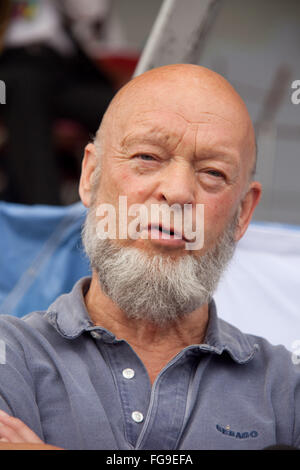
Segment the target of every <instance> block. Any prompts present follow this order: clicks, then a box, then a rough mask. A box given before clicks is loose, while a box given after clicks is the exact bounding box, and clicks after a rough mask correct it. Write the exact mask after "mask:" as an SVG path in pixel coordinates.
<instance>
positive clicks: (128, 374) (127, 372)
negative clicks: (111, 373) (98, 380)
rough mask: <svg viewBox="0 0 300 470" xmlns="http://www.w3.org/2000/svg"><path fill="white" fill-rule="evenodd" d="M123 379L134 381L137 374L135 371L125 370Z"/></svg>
mask: <svg viewBox="0 0 300 470" xmlns="http://www.w3.org/2000/svg"><path fill="white" fill-rule="evenodd" d="M122 374H123V377H125V379H132V378H133V377H134V375H135V372H134V370H133V369H129V368H128V369H124V370H123V372H122Z"/></svg>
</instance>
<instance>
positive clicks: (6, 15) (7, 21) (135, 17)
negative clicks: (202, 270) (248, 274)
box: [0, 0, 300, 224]
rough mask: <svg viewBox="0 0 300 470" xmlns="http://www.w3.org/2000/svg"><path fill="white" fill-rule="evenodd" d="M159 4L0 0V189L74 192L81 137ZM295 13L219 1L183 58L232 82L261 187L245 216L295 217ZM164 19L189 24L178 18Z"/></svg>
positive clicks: (176, 26)
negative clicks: (1, 90) (244, 110)
mask: <svg viewBox="0 0 300 470" xmlns="http://www.w3.org/2000/svg"><path fill="white" fill-rule="evenodd" d="M199 1H200V0H199ZM189 2H190V6H191V7H192V5H194V4H195V2H194V1H193V2H191V1H190V0H187V1H185V2H184V4H185V8H188V7H189ZM162 3H163V2H162V0H151V2H150V1H148V0H126V1H124V0H87V1H85V2H82V1H81V2H80V1H78V0H77V1H75V0H64V1H55V0H35V1H34V0H31V1H19V0H1V5H2V6H1V7H0V9H1V11H0V13H1V33H0V35H1V38H2V48H1V54H0V79H1V80H4V81H5V83H6V95H7V96H6V104H5V105H0V199H1V200H4V201H10V202H18V203H24V204H49V205H68V204H71V203H74V202H76V201H78V199H79V198H78V190H77V186H78V179H79V174H80V164H81V159H82V156H83V148H84V145H85V144H86V143H87V142H88V141H89V140H90V139H91V138H92V137H93V135H94V133H95V131H96V129H97V128H98V126H99V123H100V121H101V117H102V115H103V112H104V110H105V107H106V106H107V104H108V103H109V101H110V99H111V98H112V96H113V95H114V93H115V92H116V91H117V90H118V88H119V87H120V86H121V85H122V84H124V83H125V82H126V81H127V80H129V79H130V77H131V76H132V74H133V72H134V70H135V67H136V65H137V63H138V60H139V57H140V56H141V53H142V51H143V48H144V46H145V45H146V43H147V40H148V38H149V36H150V33H151V30H152V27H153V24H154V22H155V20H156V18H157V16H158V14H159V12H160V8H161V6H162ZM200 3H201V2H200ZM299 18H300V2H299V1H298V0H285V1H283V0H264V2H261V1H260V0H252V1H251V2H247V1H240V0H222V1H220V2H219V7H218V8H217V10H216V12H215V14H214V16H213V19H212V20H211V22H210V25H209V28H207V30H206V32H205V35H203V36H202V39H201V45H200V46H201V47H199V51H198V53H197V57H195V58H194V62H195V63H199V64H201V65H204V66H207V67H210V68H212V69H214V70H215V71H217V72H219V73H221V74H222V75H223V76H224V77H226V78H227V79H228V80H229V81H230V82H231V83H232V84H233V85H234V86H235V88H236V89H237V91H238V92H239V93H240V94H241V96H242V97H243V99H244V100H245V102H246V104H247V106H248V109H249V111H250V114H251V116H252V119H253V121H254V123H255V127H256V131H257V141H258V148H259V160H258V168H257V178H258V179H259V180H260V181H261V182H262V183H263V188H264V193H263V198H262V201H261V204H260V206H259V207H258V209H257V211H256V213H255V216H254V217H255V220H263V221H273V222H280V223H284V224H300V209H299V198H300V185H299V176H300V154H299V153H300V150H299V144H300V104H299V105H295V104H292V102H291V94H292V91H293V90H292V89H291V84H292V82H293V81H294V80H296V79H300V61H299V45H300V28H299ZM176 22H177V23H176ZM172 28H173V33H174V34H176V30H177V31H178V32H179V31H180V29H181V28H188V25H187V24H185V23H184V21H183V19H182V18H180V17H179V18H177V19H176V21H175V22H173V26H172ZM171 62H172V60H171ZM175 62H176V60H175Z"/></svg>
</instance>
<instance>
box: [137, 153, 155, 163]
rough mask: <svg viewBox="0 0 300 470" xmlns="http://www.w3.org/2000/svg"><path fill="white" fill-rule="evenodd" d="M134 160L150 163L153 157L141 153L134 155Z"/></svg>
mask: <svg viewBox="0 0 300 470" xmlns="http://www.w3.org/2000/svg"><path fill="white" fill-rule="evenodd" d="M135 158H139V159H140V160H143V161H152V160H155V158H154V157H152V155H147V154H145V153H141V154H139V155H136V156H135Z"/></svg>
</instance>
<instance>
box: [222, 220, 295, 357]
mask: <svg viewBox="0 0 300 470" xmlns="http://www.w3.org/2000/svg"><path fill="white" fill-rule="evenodd" d="M214 298H215V301H216V304H217V308H218V315H219V317H221V318H223V319H224V320H226V321H228V322H230V323H231V324H233V325H235V326H237V327H238V328H239V329H241V330H242V331H244V332H245V333H251V334H255V335H259V336H263V337H265V338H266V339H268V340H269V341H270V342H271V343H272V344H283V345H284V346H285V347H286V348H287V349H289V350H290V351H295V349H296V348H297V349H298V350H299V347H300V227H297V226H295V227H294V226H285V225H279V224H273V223H253V224H251V225H250V227H249V228H248V231H247V232H246V234H245V235H244V237H243V238H242V240H240V242H239V243H238V245H237V249H236V252H235V254H234V257H233V259H232V261H231V263H230V265H229V267H228V269H227V271H226V273H225V275H224V276H223V278H222V280H221V282H220V284H219V287H218V289H217V292H216V294H215V296H214Z"/></svg>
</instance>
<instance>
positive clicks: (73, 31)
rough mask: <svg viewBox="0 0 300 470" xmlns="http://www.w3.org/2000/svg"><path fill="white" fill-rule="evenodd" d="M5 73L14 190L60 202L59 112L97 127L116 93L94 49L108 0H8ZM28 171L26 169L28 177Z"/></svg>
mask: <svg viewBox="0 0 300 470" xmlns="http://www.w3.org/2000/svg"><path fill="white" fill-rule="evenodd" d="M1 4H2V6H1V11H0V14H1V20H0V36H1V41H0V44H1V49H2V51H1V53H0V78H1V80H4V82H5V84H6V105H5V106H2V107H1V109H0V112H1V117H2V120H3V123H4V126H5V128H6V130H7V133H8V146H7V149H6V155H5V160H6V167H7V168H6V172H7V176H8V190H7V197H5V199H8V200H10V201H13V202H19V203H24V204H36V203H38V204H51V205H52V204H54V205H56V204H61V198H60V174H59V168H58V161H57V155H56V149H55V143H54V138H53V124H54V122H55V120H56V119H57V118H65V119H71V120H74V122H77V123H79V124H81V125H82V126H83V127H84V128H85V129H86V131H87V132H88V133H90V134H94V133H95V131H96V130H97V128H98V126H99V123H100V121H101V118H102V115H103V113H104V111H105V109H106V107H107V105H108V103H109V101H110V100H111V98H112V97H113V95H114V92H115V90H114V87H113V84H112V81H111V79H110V78H109V77H108V76H107V75H106V74H105V73H104V72H103V71H102V70H101V68H100V66H99V65H98V64H97V63H96V61H95V60H94V57H93V53H94V49H93V48H95V44H98V42H99V40H101V35H103V34H106V32H105V28H107V26H106V22H107V18H108V17H109V13H110V2H109V0H86V1H85V2H82V1H79V0H60V1H57V0H28V1H20V0H2V1H1ZM25 175H26V177H24V176H25Z"/></svg>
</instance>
